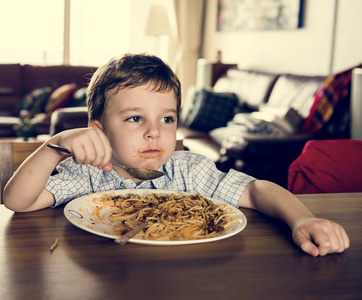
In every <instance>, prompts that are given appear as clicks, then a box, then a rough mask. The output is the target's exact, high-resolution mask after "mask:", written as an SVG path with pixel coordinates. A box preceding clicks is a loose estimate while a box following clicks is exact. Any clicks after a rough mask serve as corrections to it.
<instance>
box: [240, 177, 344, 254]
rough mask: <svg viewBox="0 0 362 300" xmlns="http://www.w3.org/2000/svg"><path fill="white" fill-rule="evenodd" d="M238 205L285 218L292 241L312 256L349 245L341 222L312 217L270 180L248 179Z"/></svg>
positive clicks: (340, 250)
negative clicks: (248, 182) (250, 180)
mask: <svg viewBox="0 0 362 300" xmlns="http://www.w3.org/2000/svg"><path fill="white" fill-rule="evenodd" d="M239 206H242V207H247V208H252V209H255V210H258V211H260V212H262V213H264V214H266V215H269V216H271V217H275V218H278V219H281V220H283V221H285V222H286V223H287V224H288V225H289V227H290V228H291V230H292V233H293V240H294V242H295V243H296V244H297V245H298V246H299V247H300V248H302V250H303V251H305V252H307V253H308V254H310V255H312V256H318V255H326V254H328V253H335V252H343V251H344V250H345V249H346V248H348V247H349V239H348V236H347V234H346V232H345V230H344V229H343V227H342V226H340V225H339V224H337V223H335V222H332V221H329V220H325V219H319V218H316V217H315V216H314V215H313V214H312V213H311V212H310V211H309V210H308V209H307V208H306V207H305V206H304V204H303V203H302V202H300V201H299V199H298V198H297V197H295V196H294V195H293V194H291V193H290V192H289V191H287V190H285V189H284V188H282V187H280V186H278V185H276V184H274V183H272V182H268V181H262V180H257V181H253V182H251V183H250V184H249V185H248V186H247V187H246V189H245V192H244V193H243V194H242V196H241V198H240V201H239Z"/></svg>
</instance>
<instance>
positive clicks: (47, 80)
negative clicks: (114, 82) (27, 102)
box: [23, 65, 97, 95]
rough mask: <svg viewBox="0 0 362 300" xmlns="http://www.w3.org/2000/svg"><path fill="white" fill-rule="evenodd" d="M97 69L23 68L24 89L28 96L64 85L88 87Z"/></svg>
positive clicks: (30, 66) (67, 67)
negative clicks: (35, 90)
mask: <svg viewBox="0 0 362 300" xmlns="http://www.w3.org/2000/svg"><path fill="white" fill-rule="evenodd" d="M96 69H97V68H94V67H87V66H63V65H59V66H33V65H24V66H23V76H24V77H23V78H24V89H23V94H24V95H25V94H27V93H29V92H31V91H32V90H34V89H36V88H42V87H44V86H50V87H52V88H54V89H55V88H58V87H60V86H62V85H64V84H68V83H75V84H76V85H77V87H78V88H81V87H85V86H87V85H88V83H89V80H90V78H91V77H92V75H93V73H94V71H95V70H96Z"/></svg>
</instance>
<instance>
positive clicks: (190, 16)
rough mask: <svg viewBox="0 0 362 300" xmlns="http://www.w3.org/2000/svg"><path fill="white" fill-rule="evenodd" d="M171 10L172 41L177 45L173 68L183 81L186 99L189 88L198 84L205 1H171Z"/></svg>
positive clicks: (172, 63)
mask: <svg viewBox="0 0 362 300" xmlns="http://www.w3.org/2000/svg"><path fill="white" fill-rule="evenodd" d="M171 8H172V9H171V10H172V13H173V17H171V18H170V20H171V21H170V23H171V31H172V39H173V41H174V42H176V45H177V46H176V54H175V56H174V59H173V61H171V67H172V68H173V70H174V71H175V72H176V74H177V76H178V77H179V79H180V81H181V84H182V94H183V98H184V97H185V95H186V92H187V90H188V88H189V87H190V86H194V85H195V84H196V66H197V60H198V59H199V58H200V48H201V39H202V31H203V19H204V11H205V1H204V0H171Z"/></svg>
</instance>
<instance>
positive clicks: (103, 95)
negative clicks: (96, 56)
mask: <svg viewBox="0 0 362 300" xmlns="http://www.w3.org/2000/svg"><path fill="white" fill-rule="evenodd" d="M147 83H150V84H151V85H152V86H153V87H152V90H153V91H155V92H164V91H170V90H173V91H174V93H175V96H176V101H177V122H179V116H180V107H181V84H180V81H179V80H178V78H177V76H176V75H175V74H174V72H173V71H172V70H171V69H170V67H169V66H168V65H166V64H165V63H164V62H163V61H162V60H161V59H160V58H158V57H156V56H154V55H148V54H126V55H124V56H123V57H122V58H120V59H116V58H114V59H111V60H110V61H109V62H108V63H107V64H105V65H104V66H103V67H100V68H98V69H97V71H96V72H95V73H94V74H93V76H92V78H91V80H90V83H89V86H88V89H87V106H88V119H89V121H95V120H98V121H102V116H103V112H104V109H105V106H106V103H107V101H108V98H109V96H110V93H114V94H115V93H117V92H118V91H119V90H120V89H125V88H135V87H139V86H142V85H145V84H147Z"/></svg>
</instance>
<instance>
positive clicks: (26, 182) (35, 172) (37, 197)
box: [4, 144, 62, 212]
mask: <svg viewBox="0 0 362 300" xmlns="http://www.w3.org/2000/svg"><path fill="white" fill-rule="evenodd" d="M61 159H62V156H61V155H59V154H58V153H57V152H56V151H54V150H52V149H50V148H48V147H46V145H45V144H43V145H42V146H41V147H40V148H38V149H37V150H36V151H35V152H34V153H33V154H32V155H30V156H29V157H28V158H27V159H26V160H25V161H24V162H23V163H22V164H21V166H20V167H19V168H18V170H17V171H16V172H15V174H14V175H13V176H12V177H11V178H10V180H9V182H8V183H7V185H6V186H5V189H4V204H5V206H6V207H7V208H9V209H11V210H14V211H18V212H24V211H32V210H38V209H42V208H45V207H48V206H50V205H53V204H54V196H53V195H52V194H51V193H50V192H48V191H47V190H45V189H44V187H45V184H46V182H47V180H48V178H49V176H50V175H51V173H52V172H53V170H54V169H55V167H56V165H57V164H58V163H59V161H60V160H61Z"/></svg>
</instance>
